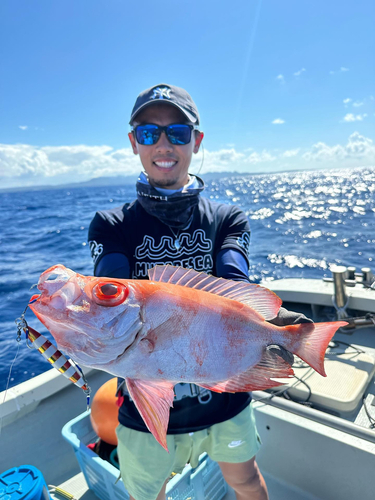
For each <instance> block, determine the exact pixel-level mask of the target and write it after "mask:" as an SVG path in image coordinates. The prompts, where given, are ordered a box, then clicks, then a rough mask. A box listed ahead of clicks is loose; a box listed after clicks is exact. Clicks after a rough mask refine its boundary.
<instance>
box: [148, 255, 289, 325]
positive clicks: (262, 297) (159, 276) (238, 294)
mask: <svg viewBox="0 0 375 500" xmlns="http://www.w3.org/2000/svg"><path fill="white" fill-rule="evenodd" d="M148 277H149V279H150V280H151V281H161V282H163V283H171V284H173V285H179V286H185V287H188V288H195V289H196V290H202V291H203V292H209V293H212V294H214V295H219V296H221V297H226V298H227V299H232V300H236V301H237V302H241V303H242V304H246V305H247V306H249V307H251V308H252V309H255V310H256V311H257V312H258V313H259V314H260V315H261V316H263V318H264V319H265V320H269V319H272V318H275V317H276V316H277V313H278V312H279V309H280V307H281V304H282V300H281V299H280V297H278V296H277V295H276V294H275V293H274V292H272V291H271V290H269V289H268V288H265V287H263V286H260V285H255V284H254V283H247V282H245V281H233V280H227V279H225V278H216V277H215V276H211V275H209V274H206V273H200V272H198V271H195V270H194V269H184V268H183V267H177V266H171V265H169V264H168V265H166V266H158V265H157V266H155V267H153V268H151V269H150V270H149V271H148Z"/></svg>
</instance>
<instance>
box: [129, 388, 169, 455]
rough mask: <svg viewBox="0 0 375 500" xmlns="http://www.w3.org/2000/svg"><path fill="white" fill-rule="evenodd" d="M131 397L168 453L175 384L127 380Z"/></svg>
mask: <svg viewBox="0 0 375 500" xmlns="http://www.w3.org/2000/svg"><path fill="white" fill-rule="evenodd" d="M125 381H126V386H127V388H128V391H129V394H130V397H131V398H132V400H133V401H134V404H135V406H136V407H137V410H138V411H139V413H140V414H141V417H142V418H143V420H144V423H145V424H146V426H147V428H148V430H149V431H150V432H151V433H152V434H153V435H154V437H155V439H156V441H157V442H158V443H159V444H161V446H162V447H163V448H164V449H165V450H166V451H168V448H167V428H168V422H169V408H170V407H172V406H173V399H174V392H173V387H174V384H173V383H172V382H167V381H166V380H137V379H131V378H125Z"/></svg>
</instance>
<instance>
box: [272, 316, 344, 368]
mask: <svg viewBox="0 0 375 500" xmlns="http://www.w3.org/2000/svg"><path fill="white" fill-rule="evenodd" d="M345 325H347V322H346V321H333V322H329V323H300V324H299V325H288V326H284V327H282V328H281V329H282V330H283V331H284V334H285V336H286V339H287V342H285V343H283V344H282V345H283V347H284V348H285V349H288V351H290V352H292V353H293V354H296V355H297V356H298V357H300V358H301V359H303V361H305V362H306V363H307V364H309V365H310V366H311V368H314V370H315V371H317V372H318V373H319V374H320V375H322V376H323V377H326V376H327V375H326V372H325V370H324V356H325V352H326V350H327V347H328V344H329V342H330V340H331V338H332V337H333V336H334V334H335V333H336V331H337V330H338V329H339V328H340V327H342V326H345Z"/></svg>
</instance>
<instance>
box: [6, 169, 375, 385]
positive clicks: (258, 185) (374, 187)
mask: <svg viewBox="0 0 375 500" xmlns="http://www.w3.org/2000/svg"><path fill="white" fill-rule="evenodd" d="M204 196H207V197H210V198H212V199H214V200H217V201H220V202H223V203H233V204H236V205H238V206H240V207H241V208H242V209H243V210H244V211H245V212H246V214H247V215H248V217H249V220H250V225H251V231H252V235H251V269H250V277H251V279H252V280H253V281H254V282H259V281H260V280H261V279H262V278H271V279H278V278H287V277H304V278H321V277H323V276H328V275H329V274H330V273H329V270H328V269H329V266H330V265H331V264H334V263H336V264H343V265H346V266H349V265H352V266H356V267H357V268H358V269H359V268H361V267H373V270H374V271H375V265H373V264H374V259H375V168H356V169H345V170H331V171H318V172H293V173H291V172H289V173H280V174H268V175H255V176H250V175H249V176H233V177H227V178H222V179H219V180H215V181H210V182H207V183H206V190H205V192H204ZM134 198H135V186H123V187H121V186H119V187H100V188H99V187H93V188H74V189H59V190H44V191H30V192H25V191H22V192H21V191H20V192H12V193H10V192H9V193H0V391H2V390H4V389H5V387H6V383H7V380H8V376H9V369H10V366H11V364H12V361H13V360H14V357H15V355H16V352H17V349H18V343H17V342H16V325H15V319H16V318H17V317H19V316H20V315H21V313H22V312H23V310H24V309H25V307H26V305H27V303H28V301H29V299H30V297H31V295H32V294H33V293H36V291H34V290H30V288H31V287H32V285H34V284H35V283H37V281H38V277H39V275H40V274H41V273H42V272H43V271H44V270H45V269H47V268H48V267H50V266H52V265H54V264H58V263H61V264H64V265H65V266H67V267H70V268H72V269H73V270H75V271H78V272H80V273H83V274H92V261H91V257H90V252H89V247H88V244H87V230H88V226H89V224H90V221H91V219H92V217H93V216H94V214H95V211H96V210H99V209H106V208H111V207H114V206H118V205H121V204H123V203H125V202H127V201H131V200H133V199H134ZM26 319H27V320H28V323H29V324H30V326H32V327H34V328H36V329H37V330H38V331H40V332H41V333H42V334H44V335H46V336H47V337H48V338H49V339H50V340H53V339H52V337H51V336H50V335H49V334H48V333H47V332H46V330H45V329H44V327H43V326H42V325H41V324H40V323H39V321H38V320H37V319H36V318H35V317H34V316H33V314H32V313H31V311H29V312H28V313H27V316H26ZM50 367H51V366H50V364H49V363H48V362H47V361H46V360H44V358H43V357H42V356H41V355H40V354H39V352H37V351H36V350H34V349H28V348H27V346H26V342H25V339H24V337H23V338H22V341H21V342H20V344H19V349H18V355H17V358H16V361H15V362H14V365H13V369H12V373H11V376H10V387H12V386H14V385H16V384H19V383H20V382H23V381H24V380H27V379H29V378H31V377H34V376H36V375H38V374H40V373H42V372H44V371H46V370H48V369H50Z"/></svg>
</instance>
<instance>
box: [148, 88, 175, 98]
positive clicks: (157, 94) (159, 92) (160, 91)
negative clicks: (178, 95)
mask: <svg viewBox="0 0 375 500" xmlns="http://www.w3.org/2000/svg"><path fill="white" fill-rule="evenodd" d="M171 90H172V89H167V87H157V88H156V89H154V94H153V95H152V96H151V99H165V98H166V99H170V98H171V96H170V92H171Z"/></svg>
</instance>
